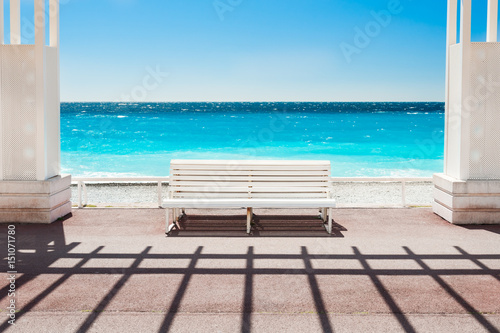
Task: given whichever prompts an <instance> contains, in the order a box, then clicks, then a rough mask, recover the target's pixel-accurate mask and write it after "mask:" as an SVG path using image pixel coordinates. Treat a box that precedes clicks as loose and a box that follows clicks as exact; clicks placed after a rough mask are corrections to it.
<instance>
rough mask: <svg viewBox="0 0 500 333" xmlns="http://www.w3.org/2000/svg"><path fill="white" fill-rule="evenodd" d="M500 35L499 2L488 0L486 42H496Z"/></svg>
mask: <svg viewBox="0 0 500 333" xmlns="http://www.w3.org/2000/svg"><path fill="white" fill-rule="evenodd" d="M497 33H498V0H488V22H487V32H486V41H487V42H496V41H497Z"/></svg>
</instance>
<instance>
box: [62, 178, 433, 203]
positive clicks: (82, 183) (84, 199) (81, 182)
mask: <svg viewBox="0 0 500 333" xmlns="http://www.w3.org/2000/svg"><path fill="white" fill-rule="evenodd" d="M169 180H170V177H135V178H80V177H76V178H73V179H72V183H73V184H76V185H77V186H78V208H83V207H84V206H86V205H87V203H88V196H87V185H86V183H158V187H157V194H158V207H161V206H162V202H163V198H162V185H163V183H168V181H169ZM331 182H332V183H352V182H354V183H401V205H402V206H403V207H405V206H406V204H407V202H406V184H407V183H411V182H423V183H431V182H432V178H391V177H388V178H381V177H353V178H349V177H332V178H331ZM82 192H83V195H82Z"/></svg>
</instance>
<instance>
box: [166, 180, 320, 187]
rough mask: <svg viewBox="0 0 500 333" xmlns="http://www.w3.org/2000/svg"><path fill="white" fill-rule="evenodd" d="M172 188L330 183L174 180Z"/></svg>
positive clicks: (312, 185)
mask: <svg viewBox="0 0 500 333" xmlns="http://www.w3.org/2000/svg"><path fill="white" fill-rule="evenodd" d="M170 185H171V186H172V188H175V187H177V186H182V187H184V186H201V187H205V186H210V187H214V188H215V187H218V186H220V187H249V186H251V187H253V188H260V187H279V188H281V187H329V186H330V184H329V183H328V182H290V181H286V182H285V181H284V182H278V181H269V182H250V181H247V182H237V181H234V182H229V181H219V182H216V181H173V182H171V184H170Z"/></svg>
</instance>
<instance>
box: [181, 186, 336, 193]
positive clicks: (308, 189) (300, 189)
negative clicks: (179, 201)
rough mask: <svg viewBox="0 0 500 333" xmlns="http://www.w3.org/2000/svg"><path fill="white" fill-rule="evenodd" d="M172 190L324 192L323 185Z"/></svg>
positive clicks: (183, 187) (187, 187)
mask: <svg viewBox="0 0 500 333" xmlns="http://www.w3.org/2000/svg"><path fill="white" fill-rule="evenodd" d="M172 191H176V192H200V193H204V192H214V193H220V192H236V193H237V192H242V193H244V192H249V191H251V192H299V193H300V192H325V191H326V188H324V187H279V188H278V187H256V188H252V189H249V188H248V187H228V186H226V187H208V186H206V187H195V186H192V187H190V186H179V187H173V188H172Z"/></svg>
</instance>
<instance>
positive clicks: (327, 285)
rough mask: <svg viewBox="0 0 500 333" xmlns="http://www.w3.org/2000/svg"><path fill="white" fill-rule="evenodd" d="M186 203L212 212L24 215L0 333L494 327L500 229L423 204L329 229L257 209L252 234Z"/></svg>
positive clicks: (231, 219) (3, 244)
mask: <svg viewBox="0 0 500 333" xmlns="http://www.w3.org/2000/svg"><path fill="white" fill-rule="evenodd" d="M188 213H190V212H188ZM192 213H193V214H201V213H203V214H205V215H203V216H200V215H196V216H194V215H193V216H190V217H189V218H187V219H186V220H184V221H183V224H182V225H183V228H184V229H183V230H181V231H177V232H174V234H173V235H172V236H170V237H168V238H167V237H165V235H164V220H163V219H164V215H163V211H161V210H159V209H129V210H126V209H122V210H118V209H109V210H105V209H85V210H74V211H73V216H72V217H71V218H69V219H67V220H65V221H63V222H57V223H54V224H52V225H50V226H34V225H16V243H15V244H16V249H17V260H18V262H17V266H16V270H17V272H18V274H17V276H16V296H17V297H16V304H17V309H20V310H21V311H20V312H18V313H17V314H16V316H17V318H16V322H15V323H16V325H15V326H11V325H9V324H8V323H7V311H6V309H7V306H8V302H9V297H7V292H8V289H9V282H8V279H7V278H6V276H7V274H6V273H5V272H6V271H7V270H8V267H7V261H6V254H7V226H6V225H4V226H0V229H1V235H0V250H1V251H2V252H1V254H2V259H3V260H2V264H1V265H2V266H3V268H2V269H1V271H2V272H3V273H1V276H0V288H2V291H1V293H0V309H2V310H3V312H2V313H3V318H2V320H1V321H0V331H3V330H5V329H7V331H8V332H167V331H170V332H402V331H406V332H474V333H475V332H498V331H499V329H500V226H491V227H476V228H463V227H458V226H453V225H450V224H448V223H447V222H445V221H443V220H441V219H440V218H439V217H437V216H435V215H434V214H432V212H431V211H430V210H429V209H338V210H336V211H335V221H336V223H337V225H336V230H335V234H334V235H333V236H328V235H327V234H326V233H325V232H324V229H322V227H321V226H320V224H319V220H317V219H315V218H314V216H313V215H314V214H315V211H307V210H306V211H299V212H297V211H295V212H294V213H298V214H299V216H297V215H288V216H276V214H278V213H289V212H287V211H284V212H279V211H267V212H266V211H262V210H261V211H256V213H257V218H256V225H255V229H256V231H255V232H254V235H253V236H246V235H245V233H244V230H245V216H244V215H243V214H244V211H241V212H234V211H233V212H221V211H204V212H203V211H193V212H192ZM221 213H224V214H233V215H229V216H228V215H225V216H222V215H220V214H221ZM238 213H241V215H234V214H238ZM265 214H275V215H274V216H273V215H265Z"/></svg>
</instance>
